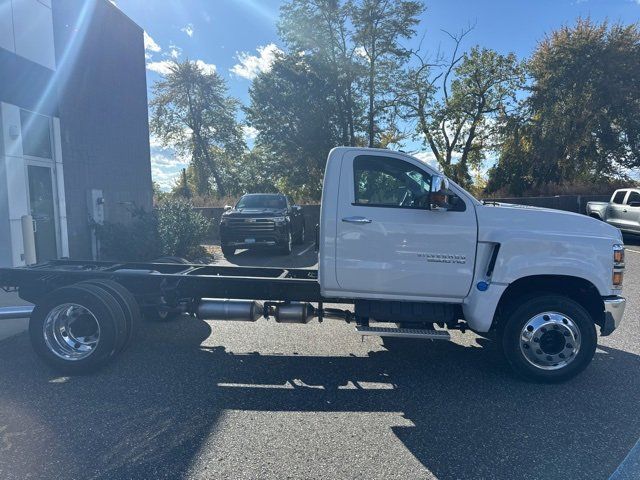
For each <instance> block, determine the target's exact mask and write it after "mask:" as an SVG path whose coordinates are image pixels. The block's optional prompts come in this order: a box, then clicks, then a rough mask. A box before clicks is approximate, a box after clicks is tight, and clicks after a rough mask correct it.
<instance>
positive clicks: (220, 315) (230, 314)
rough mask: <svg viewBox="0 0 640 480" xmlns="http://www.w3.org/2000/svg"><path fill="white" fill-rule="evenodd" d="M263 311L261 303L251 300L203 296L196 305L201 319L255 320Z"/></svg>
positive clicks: (197, 314) (197, 313)
mask: <svg viewBox="0 0 640 480" xmlns="http://www.w3.org/2000/svg"><path fill="white" fill-rule="evenodd" d="M263 311H264V308H263V306H262V304H261V303H259V302H255V301H251V300H215V299H212V298H203V299H201V300H200V302H198V305H197V307H196V316H197V317H198V318H199V319H200V320H230V321H237V322H255V321H256V320H258V318H260V317H261V316H262V313H263Z"/></svg>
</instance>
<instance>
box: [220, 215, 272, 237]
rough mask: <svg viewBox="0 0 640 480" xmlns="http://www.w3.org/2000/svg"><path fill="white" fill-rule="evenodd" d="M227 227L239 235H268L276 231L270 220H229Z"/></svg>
mask: <svg viewBox="0 0 640 480" xmlns="http://www.w3.org/2000/svg"><path fill="white" fill-rule="evenodd" d="M226 227H227V228H228V229H229V230H231V231H233V233H238V234H251V233H268V232H273V231H274V230H275V229H276V224H275V222H274V221H273V220H271V219H270V218H229V219H227V225H226Z"/></svg>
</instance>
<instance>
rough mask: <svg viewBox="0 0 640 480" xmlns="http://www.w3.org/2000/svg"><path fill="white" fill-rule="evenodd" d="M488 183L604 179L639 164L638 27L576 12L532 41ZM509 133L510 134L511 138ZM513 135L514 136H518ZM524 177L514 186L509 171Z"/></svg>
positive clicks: (529, 185) (538, 184) (528, 185)
mask: <svg viewBox="0 0 640 480" xmlns="http://www.w3.org/2000/svg"><path fill="white" fill-rule="evenodd" d="M529 69H530V75H531V78H532V82H531V87H530V93H531V94H530V96H529V97H528V98H527V99H526V101H525V102H524V104H523V108H522V111H521V112H520V114H519V115H518V117H517V118H516V119H515V123H514V125H512V126H511V129H510V131H509V132H507V140H508V141H509V144H510V146H511V149H510V150H509V151H508V154H503V155H501V158H500V160H499V161H498V164H497V165H496V167H495V168H494V169H493V170H492V172H491V176H490V178H489V180H490V181H489V187H488V188H489V190H498V189H500V188H507V189H508V190H509V191H511V192H513V193H518V191H519V190H521V189H528V188H532V187H535V188H538V189H539V188H541V187H542V186H544V185H549V184H570V183H576V182H583V183H588V182H593V181H598V182H600V183H601V182H603V181H608V180H611V179H615V178H621V177H624V176H625V173H624V172H625V169H629V168H634V167H638V166H640V30H639V28H638V25H637V24H634V25H627V26H624V25H620V24H615V25H612V26H610V25H609V24H608V23H607V22H603V23H601V24H595V23H593V22H591V21H590V20H583V19H580V20H578V21H577V23H576V25H575V26H573V27H563V28H561V29H559V30H557V31H555V32H553V33H552V34H551V35H549V36H548V37H547V38H545V39H544V40H543V41H542V42H541V43H540V44H539V45H538V47H537V48H536V51H535V52H534V54H533V56H532V58H531V60H530V62H529ZM509 134H510V135H511V138H509ZM515 135H517V137H515ZM517 176H521V177H524V178H526V179H527V182H525V183H524V184H523V183H522V182H518V183H516V184H515V186H511V185H510V182H511V181H513V179H514V177H517Z"/></svg>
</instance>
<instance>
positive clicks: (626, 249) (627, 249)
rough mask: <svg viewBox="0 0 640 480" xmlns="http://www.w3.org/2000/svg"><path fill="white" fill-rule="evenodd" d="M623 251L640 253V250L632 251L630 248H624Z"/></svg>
mask: <svg viewBox="0 0 640 480" xmlns="http://www.w3.org/2000/svg"><path fill="white" fill-rule="evenodd" d="M625 251H627V252H633V253H640V250H634V249H632V248H628V247H625Z"/></svg>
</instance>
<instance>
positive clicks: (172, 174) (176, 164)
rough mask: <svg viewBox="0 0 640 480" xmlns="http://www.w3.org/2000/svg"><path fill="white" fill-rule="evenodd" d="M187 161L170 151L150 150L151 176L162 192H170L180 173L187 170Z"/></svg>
mask: <svg viewBox="0 0 640 480" xmlns="http://www.w3.org/2000/svg"><path fill="white" fill-rule="evenodd" d="M188 164H189V162H188V160H187V159H184V158H181V157H179V156H178V155H176V154H175V152H173V151H172V150H171V149H157V148H152V154H151V176H152V178H153V181H154V182H156V183H157V184H158V185H159V186H160V188H161V189H162V190H164V191H168V190H171V188H172V187H173V186H174V185H175V183H176V180H177V179H178V177H179V176H180V171H181V170H182V169H183V168H187V165H188Z"/></svg>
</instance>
